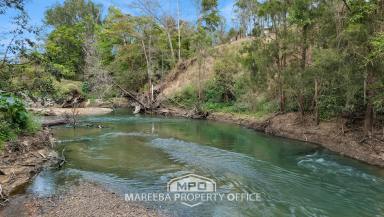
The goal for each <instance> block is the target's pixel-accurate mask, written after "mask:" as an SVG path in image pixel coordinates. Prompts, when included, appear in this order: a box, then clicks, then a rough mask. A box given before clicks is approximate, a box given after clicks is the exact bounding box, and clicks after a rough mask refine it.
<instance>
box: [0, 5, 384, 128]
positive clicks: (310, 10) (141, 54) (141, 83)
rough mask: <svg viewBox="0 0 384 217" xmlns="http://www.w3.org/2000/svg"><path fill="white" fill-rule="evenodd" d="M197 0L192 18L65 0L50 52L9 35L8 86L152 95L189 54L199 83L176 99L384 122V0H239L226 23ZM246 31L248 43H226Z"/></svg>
mask: <svg viewBox="0 0 384 217" xmlns="http://www.w3.org/2000/svg"><path fill="white" fill-rule="evenodd" d="M6 2H8V3H7V4H0V15H1V14H4V13H5V12H6V10H7V9H9V8H16V10H17V11H19V13H20V14H22V15H25V11H24V4H23V1H6ZM197 2H198V7H197V12H198V14H197V17H196V23H192V22H188V21H185V20H181V19H180V18H179V16H174V14H178V12H179V11H175V13H173V12H169V11H167V10H165V9H164V8H163V5H162V4H161V1H159V0H133V1H131V4H129V5H128V6H129V7H130V8H131V9H132V10H136V12H137V13H135V15H133V14H128V13H124V12H123V11H121V10H120V9H118V8H115V7H111V8H109V9H108V12H107V13H106V14H105V15H103V14H102V13H101V11H102V5H98V4H95V3H94V2H92V1H90V0H65V1H63V2H62V3H61V4H56V5H55V6H53V7H52V8H49V9H48V10H47V11H46V13H45V18H44V21H45V23H46V24H47V25H48V26H49V27H50V29H51V31H49V33H48V35H47V37H45V41H44V43H43V45H42V46H41V47H40V48H43V49H38V47H35V46H34V44H33V43H30V45H29V47H33V48H36V49H34V50H30V51H27V50H26V49H25V48H26V46H25V45H26V44H28V40H24V43H15V42H12V43H10V45H9V46H8V48H9V49H8V48H7V49H6V51H8V50H9V51H12V52H8V53H13V54H14V55H13V56H12V57H13V59H11V58H10V55H7V52H6V53H5V55H4V58H3V60H2V62H1V63H0V64H1V68H0V73H1V79H0V84H1V89H2V90H6V91H8V92H12V93H15V94H16V95H19V96H25V95H27V96H28V97H30V98H42V99H53V101H55V102H56V103H60V102H62V101H63V100H64V99H65V98H66V95H67V94H68V93H70V92H73V91H74V90H76V92H79V93H81V94H83V95H86V97H89V98H103V97H107V98H108V97H116V96H121V89H120V88H123V89H125V90H128V91H132V92H141V93H144V94H145V95H147V96H148V97H147V98H148V99H151V100H154V96H153V95H152V93H153V92H154V89H153V87H154V86H155V85H156V84H159V83H160V82H161V81H162V80H163V79H164V78H165V76H166V75H167V74H168V73H169V72H170V71H172V70H175V69H177V68H178V67H179V66H182V65H183V64H182V63H183V60H187V59H195V60H196V64H197V67H196V68H197V70H198V73H197V77H198V78H197V82H196V83H194V84H193V85H191V86H188V87H185V90H183V91H181V92H180V93H175V97H174V99H173V101H174V102H176V103H178V105H182V104H184V105H185V106H187V107H191V108H192V107H198V108H199V109H200V108H201V109H208V110H222V111H231V112H242V113H257V114H265V113H270V112H281V113H285V112H299V113H300V114H301V116H302V117H304V116H305V115H310V116H312V117H313V120H314V121H315V123H316V124H318V123H319V122H320V120H328V119H331V118H335V117H346V118H348V119H350V120H354V121H355V122H356V123H357V124H360V126H361V127H362V128H363V129H364V130H365V132H366V135H372V129H373V128H374V127H375V126H382V125H383V124H382V123H383V120H384V118H383V117H384V94H383V93H384V91H383V90H384V71H383V70H384V66H383V61H382V59H383V57H384V33H383V29H384V25H383V23H384V14H383V13H384V3H383V1H382V0H369V1H365V0H353V1H352V0H345V1H337V0H294V1H286V0H266V1H264V0H235V12H236V19H234V20H233V23H234V24H235V25H233V26H231V28H230V29H229V28H228V29H229V31H227V28H225V24H224V21H223V18H222V17H220V15H219V14H220V8H219V7H218V5H219V4H218V1H217V0H201V1H197ZM176 12H177V13H176ZM19 21H20V22H19V24H20V28H19V29H20V31H19V32H17V31H16V32H13V34H14V35H15V36H19V35H20V34H22V32H23V31H24V32H25V31H29V30H30V28H29V27H28V26H27V25H26V24H25V17H21V18H20V20H19ZM22 30H23V31H22ZM15 38H20V37H15ZM241 38H248V40H247V41H248V42H249V43H246V45H245V46H241V47H240V48H238V49H237V50H228V51H225V50H222V49H223V47H225V45H226V44H225V43H227V44H231V43H232V42H234V41H236V40H238V39H241ZM220 44H223V45H224V46H217V45H220ZM220 47H221V48H220ZM216 48H217V50H220V49H221V50H222V51H221V52H219V51H215V49H216ZM208 57H213V59H215V61H214V63H213V64H214V66H213V67H212V68H213V71H214V72H213V74H214V76H213V78H212V79H211V80H209V81H208V82H202V80H204V73H205V72H204V70H205V69H206V67H205V65H206V64H207V63H206V60H207V58H208ZM209 64H212V63H209ZM117 86H119V88H117ZM43 101H44V100H43Z"/></svg>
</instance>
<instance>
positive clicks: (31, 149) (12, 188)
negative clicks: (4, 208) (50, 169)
mask: <svg viewBox="0 0 384 217" xmlns="http://www.w3.org/2000/svg"><path fill="white" fill-rule="evenodd" d="M52 148H53V138H52V135H51V133H50V132H49V130H48V129H44V130H42V131H40V132H38V133H37V134H36V135H33V136H20V137H19V138H18V139H17V141H13V142H8V143H7V144H6V145H5V149H4V150H3V152H2V153H1V154H0V205H5V204H6V202H7V201H8V199H7V197H8V196H9V195H11V194H13V193H17V192H18V191H21V190H22V189H23V187H24V186H25V185H26V184H28V183H29V181H30V180H31V179H32V178H33V177H34V176H35V175H36V174H37V173H38V172H39V171H40V170H41V169H42V168H44V167H45V166H47V165H50V164H53V163H54V162H56V160H57V159H58V157H57V154H56V152H54V151H53V149H52Z"/></svg>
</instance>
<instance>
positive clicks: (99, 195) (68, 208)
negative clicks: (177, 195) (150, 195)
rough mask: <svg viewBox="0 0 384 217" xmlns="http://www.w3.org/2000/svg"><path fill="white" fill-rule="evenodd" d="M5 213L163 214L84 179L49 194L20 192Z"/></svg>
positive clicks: (24, 216)
mask: <svg viewBox="0 0 384 217" xmlns="http://www.w3.org/2000/svg"><path fill="white" fill-rule="evenodd" d="M0 216H7V217H37V216H39V217H54V216H55V217H74V216H82V217H91V216H92V217H93V216H103V217H119V216H124V217H136V216H137V217H143V216H148V217H149V216H153V217H155V216H165V215H163V214H161V213H158V212H156V211H154V210H150V209H147V208H145V207H144V206H141V205H139V204H135V203H131V202H126V201H125V200H124V197H123V196H121V195H116V194H115V193H113V192H110V191H108V190H106V189H105V188H103V187H101V186H99V185H96V184H93V183H87V182H81V183H80V184H79V185H76V186H72V187H71V188H70V189H69V190H67V191H66V192H63V193H62V194H60V195H55V196H52V197H49V198H37V197H34V196H33V195H23V196H19V197H17V198H15V199H14V200H12V202H11V204H10V205H9V206H7V207H6V208H5V209H4V210H2V211H0Z"/></svg>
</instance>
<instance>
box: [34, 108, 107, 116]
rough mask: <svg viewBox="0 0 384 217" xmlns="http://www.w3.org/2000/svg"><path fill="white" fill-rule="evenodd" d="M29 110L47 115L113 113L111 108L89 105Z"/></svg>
mask: <svg viewBox="0 0 384 217" xmlns="http://www.w3.org/2000/svg"><path fill="white" fill-rule="evenodd" d="M28 110H29V111H31V112H33V113H37V114H42V115H45V116H66V115H72V114H73V113H74V112H75V113H76V114H77V115H104V114H108V113H111V112H112V111H113V109H111V108H99V107H87V108H76V109H75V110H73V109H72V108H53V107H52V108H29V109H28Z"/></svg>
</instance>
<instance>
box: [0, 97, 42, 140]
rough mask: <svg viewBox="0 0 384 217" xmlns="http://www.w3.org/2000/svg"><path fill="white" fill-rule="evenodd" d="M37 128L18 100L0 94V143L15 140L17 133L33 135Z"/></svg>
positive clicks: (36, 124)
mask: <svg viewBox="0 0 384 217" xmlns="http://www.w3.org/2000/svg"><path fill="white" fill-rule="evenodd" d="M39 128H40V126H39V124H38V123H37V122H36V121H35V120H34V119H33V117H32V116H31V115H30V114H29V113H28V111H27V110H26V108H25V106H24V104H23V102H22V101H21V100H20V99H18V98H16V97H14V96H12V95H11V94H7V93H4V92H3V93H0V143H3V142H4V141H8V140H9V139H13V138H15V137H16V135H17V134H19V133H34V132H36V131H37V130H38V129H39Z"/></svg>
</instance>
